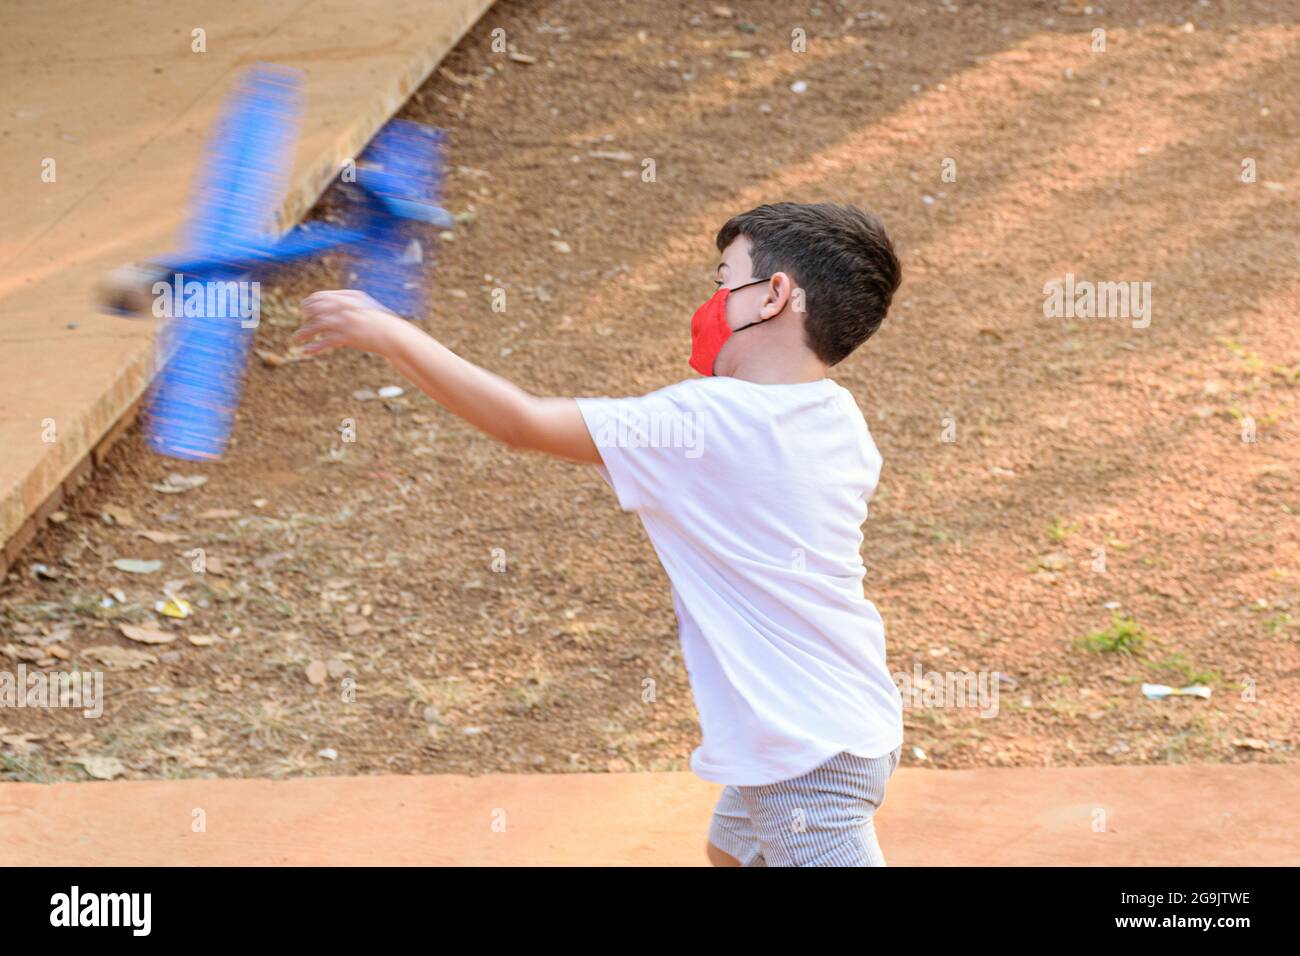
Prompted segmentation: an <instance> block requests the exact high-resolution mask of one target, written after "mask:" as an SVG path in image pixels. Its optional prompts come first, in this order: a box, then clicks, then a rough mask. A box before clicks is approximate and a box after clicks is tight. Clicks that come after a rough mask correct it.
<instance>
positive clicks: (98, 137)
mask: <svg viewBox="0 0 1300 956" xmlns="http://www.w3.org/2000/svg"><path fill="white" fill-rule="evenodd" d="M490 5H491V0H384V2H383V3H371V4H357V3H355V2H353V0H299V2H295V3H265V2H262V0H230V2H227V3H219V4H218V3H211V2H203V0H124V2H114V3H102V2H100V0H63V2H59V0H54V2H50V3H33V4H15V5H10V8H9V9H8V10H6V12H5V14H4V29H3V30H2V31H0V89H3V90H4V91H5V107H4V110H3V111H0V169H2V170H3V173H4V175H3V176H0V208H3V209H4V230H3V231H0V361H3V363H4V371H3V373H0V449H3V453H2V454H0V559H2V560H0V570H2V569H3V568H4V567H5V566H7V565H8V563H9V562H11V561H12V560H13V558H14V556H15V554H16V552H17V550H18V549H19V548H20V547H22V546H23V545H25V544H26V543H27V542H28V541H29V540H30V539H31V537H32V536H33V534H34V532H35V529H36V527H37V526H38V524H39V521H40V520H43V519H44V518H45V517H46V516H47V514H48V512H50V511H53V510H54V509H56V508H57V507H58V504H59V499H60V497H61V495H62V494H63V493H64V492H65V491H70V490H71V489H72V488H74V487H75V486H76V484H78V483H79V481H80V480H81V479H83V478H84V477H85V474H86V473H87V470H88V466H89V465H90V464H91V463H92V462H93V457H94V453H95V450H96V448H97V447H102V443H103V442H104V440H105V438H106V436H109V435H110V433H111V432H112V430H113V428H114V426H115V425H116V424H117V423H118V422H120V421H121V420H122V419H123V416H125V415H126V414H127V413H128V412H129V411H130V410H131V409H132V407H133V405H135V403H136V402H137V400H138V399H139V398H140V396H141V395H142V394H143V392H144V390H145V386H146V385H147V384H148V381H149V377H150V374H151V372H152V349H151V341H152V332H153V322H152V321H146V322H131V321H128V320H125V319H121V318H116V317H112V316H105V315H101V314H99V313H97V312H96V311H95V309H94V307H93V304H92V290H93V288H94V286H95V283H96V282H97V281H98V279H99V278H100V277H101V276H102V275H103V274H104V273H105V272H107V271H109V270H111V269H113V268H115V267H117V266H120V265H122V264H124V263H129V262H133V261H139V260H142V259H145V258H148V257H150V256H153V255H158V254H160V253H163V252H166V251H167V250H168V249H169V248H171V246H172V240H173V238H174V234H175V232H176V230H177V227H178V226H179V224H180V223H181V221H182V217H183V215H184V213H185V210H186V198H187V196H188V193H189V189H190V184H191V182H192V180H193V178H194V175H195V171H196V162H197V160H198V158H199V156H200V153H201V151H202V149H203V145H204V142H205V140H206V138H207V135H208V130H209V127H210V125H211V123H212V120H213V118H214V116H215V115H216V111H217V108H218V106H219V105H220V103H221V101H222V99H223V98H224V97H225V95H226V94H227V92H228V91H229V90H230V89H231V88H232V86H233V84H234V82H235V80H236V78H237V77H238V76H239V75H240V74H241V73H242V72H243V71H244V70H246V69H247V68H248V67H249V66H250V65H252V64H254V63H256V62H259V61H262V62H270V63H277V64H282V65H285V66H290V67H296V68H298V69H300V70H302V71H303V72H304V73H305V74H306V77H305V91H304V92H305V95H306V111H305V115H304V119H303V128H302V138H301V140H300V142H299V145H298V154H297V164H296V166H295V168H294V171H293V175H292V177H291V182H290V189H289V194H288V199H287V201H286V204H285V208H284V209H283V210H282V214H281V221H282V222H283V223H285V224H288V223H292V222H294V221H296V220H297V219H299V218H300V217H301V216H302V214H303V213H304V212H305V211H306V210H307V209H309V208H310V207H311V205H312V204H313V203H314V202H315V200H316V198H317V197H318V196H319V195H320V193H321V192H322V191H323V189H324V188H325V186H326V185H327V184H328V183H329V182H330V180H331V179H332V178H333V177H334V175H335V174H336V172H337V170H338V166H339V163H340V162H342V161H343V160H344V159H347V158H350V157H353V156H355V155H356V154H357V153H358V152H360V150H361V148H362V147H363V146H364V145H365V143H366V142H367V141H369V139H370V137H371V136H372V135H373V134H374V133H375V131H376V130H378V129H379V128H380V127H381V126H382V125H383V124H384V123H385V122H386V121H387V120H388V119H389V117H391V116H392V114H393V113H394V112H395V111H396V110H397V109H398V108H399V107H401V105H402V104H403V103H404V102H405V101H406V99H407V98H408V97H409V96H410V95H411V93H412V92H413V91H414V90H415V89H416V88H417V87H418V86H419V85H420V83H421V82H423V80H424V78H425V77H426V76H428V74H429V72H430V71H431V70H432V69H433V67H434V66H435V65H436V64H437V63H438V61H439V60H440V59H441V58H442V57H443V56H444V55H445V54H446V53H447V52H448V51H449V50H450V49H451V48H452V47H453V46H454V45H455V44H456V42H457V40H459V39H460V37H461V36H462V35H463V34H464V33H465V31H466V30H468V29H469V27H470V26H472V25H473V23H474V22H475V21H476V20H477V19H478V17H479V16H480V15H481V14H482V12H483V11H484V10H485V9H486V8H487V7H488V6H490ZM196 30H202V31H203V33H202V34H201V39H202V44H203V46H204V52H196V51H195V46H196V45H197V43H196V34H195V31H196ZM51 163H52V165H51ZM51 170H52V172H53V181H49V182H47V181H44V178H43V174H45V178H48V175H49V172H50V171H51Z"/></svg>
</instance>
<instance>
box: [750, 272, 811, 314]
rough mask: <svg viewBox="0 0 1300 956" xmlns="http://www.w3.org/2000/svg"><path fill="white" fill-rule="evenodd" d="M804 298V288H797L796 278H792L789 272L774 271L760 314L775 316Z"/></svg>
mask: <svg viewBox="0 0 1300 956" xmlns="http://www.w3.org/2000/svg"><path fill="white" fill-rule="evenodd" d="M802 298H803V292H802V290H800V289H796V288H795V284H794V280H793V279H791V278H790V275H789V273H785V272H774V273H772V278H771V280H769V282H768V285H767V297H766V298H765V299H764V300H763V307H762V309H760V310H759V315H761V316H762V317H763V318H765V319H770V318H773V317H775V316H778V315H780V314H781V312H782V311H783V310H784V309H785V307H786V306H787V305H790V304H792V303H794V302H798V301H799V300H802ZM796 311H801V310H796Z"/></svg>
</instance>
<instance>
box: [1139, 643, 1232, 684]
mask: <svg viewBox="0 0 1300 956" xmlns="http://www.w3.org/2000/svg"><path fill="white" fill-rule="evenodd" d="M1147 666H1148V667H1149V668H1151V670H1152V671H1155V672H1157V673H1160V672H1166V671H1172V672H1173V673H1175V674H1177V675H1178V676H1179V677H1181V678H1182V680H1181V682H1180V683H1181V684H1183V685H1187V684H1205V685H1210V684H1218V683H1220V682H1222V680H1223V675H1222V674H1220V673H1219V672H1218V671H1215V670H1201V669H1200V668H1199V667H1197V666H1196V665H1195V664H1193V663H1192V662H1191V661H1189V660H1188V659H1187V658H1186V657H1185V656H1184V655H1183V652H1182V651H1175V652H1174V653H1173V654H1170V655H1169V656H1168V657H1166V658H1165V659H1164V660H1162V661H1151V662H1150V663H1149V664H1148V665H1147Z"/></svg>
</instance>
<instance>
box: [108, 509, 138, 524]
mask: <svg viewBox="0 0 1300 956" xmlns="http://www.w3.org/2000/svg"><path fill="white" fill-rule="evenodd" d="M103 514H104V515H105V516H106V517H108V518H109V519H110V520H111V521H112V522H113V524H116V525H121V526H122V527H123V528H134V527H135V517H134V516H133V515H132V514H131V512H130V511H128V510H127V509H126V508H123V507H121V506H119V505H104V510H103Z"/></svg>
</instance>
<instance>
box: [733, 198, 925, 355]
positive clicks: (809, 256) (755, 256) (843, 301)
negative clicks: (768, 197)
mask: <svg viewBox="0 0 1300 956" xmlns="http://www.w3.org/2000/svg"><path fill="white" fill-rule="evenodd" d="M737 236H745V237H746V238H748V239H749V241H750V243H751V244H752V245H751V249H750V259H751V261H752V262H753V264H754V275H755V277H762V276H770V275H772V274H773V273H775V272H787V273H789V274H790V277H791V278H792V279H794V281H795V284H796V285H798V286H799V287H800V288H802V289H803V290H804V308H805V312H806V314H805V318H804V335H805V336H806V337H807V340H808V347H809V348H811V349H812V350H813V352H814V353H815V354H816V355H817V357H818V358H819V359H821V360H822V361H823V362H825V363H826V364H827V365H835V364H836V363H838V362H840V361H842V360H843V359H844V358H845V357H847V356H848V355H849V353H851V352H852V351H853V350H854V349H856V348H857V347H858V346H859V345H861V344H862V343H863V342H865V341H866V340H867V339H869V338H871V336H872V335H874V334H875V331H876V329H878V328H880V323H881V322H883V321H884V318H885V313H886V312H888V311H889V303H890V300H891V299H893V297H894V291H895V290H896V289H897V288H898V284H899V282H901V281H902V267H901V266H900V265H899V264H898V257H897V256H896V255H894V245H893V243H891V242H890V241H889V236H888V235H886V233H885V225H884V223H882V222H881V221H880V220H879V219H878V218H877V217H876V216H873V215H872V214H871V213H869V212H864V211H863V210H861V209H858V208H857V207H856V206H846V205H840V204H838V203H826V202H823V203H797V202H778V203H771V204H769V205H765V206H759V207H758V208H756V209H751V210H750V211H749V212H742V213H741V214H740V215H738V216H732V217H731V218H730V219H728V220H727V223H726V225H724V226H723V227H722V228H721V229H719V230H718V239H717V243H718V251H719V252H721V251H722V250H724V249H726V248H727V246H729V245H731V243H732V242H733V241H735V239H736V237H737Z"/></svg>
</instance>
